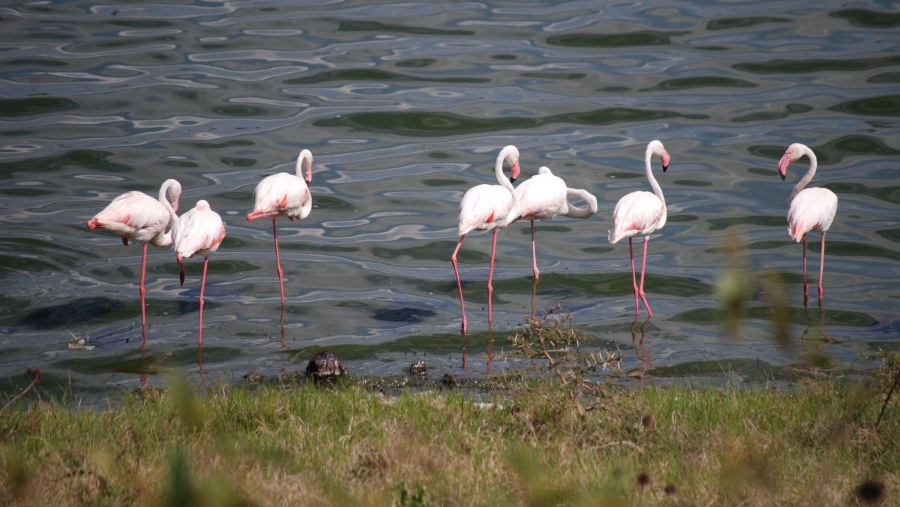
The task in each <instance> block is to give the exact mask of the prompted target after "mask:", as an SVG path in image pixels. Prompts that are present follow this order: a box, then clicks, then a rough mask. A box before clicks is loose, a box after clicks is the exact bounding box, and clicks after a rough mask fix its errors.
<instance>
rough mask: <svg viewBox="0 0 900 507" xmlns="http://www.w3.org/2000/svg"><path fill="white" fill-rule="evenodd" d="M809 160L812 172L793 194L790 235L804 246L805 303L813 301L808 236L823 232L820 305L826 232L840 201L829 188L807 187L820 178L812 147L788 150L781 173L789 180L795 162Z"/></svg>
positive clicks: (797, 144) (795, 145)
mask: <svg viewBox="0 0 900 507" xmlns="http://www.w3.org/2000/svg"><path fill="white" fill-rule="evenodd" d="M804 156H805V157H807V158H808V159H809V169H807V170H806V174H805V175H803V177H802V178H800V181H798V182H797V184H796V185H795V186H794V190H793V191H792V192H791V197H790V200H791V207H790V209H789V211H788V215H787V219H788V234H789V235H790V236H791V239H793V240H794V241H797V242H802V243H803V303H804V305H805V304H806V302H807V301H808V299H809V284H808V283H807V281H806V234H807V233H808V232H810V231H819V232H821V233H822V247H821V248H822V250H821V252H820V254H819V304H820V305H821V304H822V294H823V293H824V289H823V287H822V278H823V275H824V273H825V233H826V232H828V229H829V228H831V223H832V222H833V221H834V217H835V215H836V214H837V205H838V198H837V195H835V194H834V192H832V191H831V190H828V189H827V188H806V185H808V184H809V182H810V181H812V179H813V176H815V175H816V167H817V166H818V160H816V154H815V153H813V151H812V149H810V147H809V146H806V145H805V144H801V143H794V144H792V145H790V146H788V149H787V151H785V152H784V155H782V156H781V159H780V160H779V161H778V172H779V173H780V174H781V179H782V181H783V180H784V179H785V178H786V177H787V168H788V165H790V163H791V162H796V161H797V160H799V159H801V158H803V157H804Z"/></svg>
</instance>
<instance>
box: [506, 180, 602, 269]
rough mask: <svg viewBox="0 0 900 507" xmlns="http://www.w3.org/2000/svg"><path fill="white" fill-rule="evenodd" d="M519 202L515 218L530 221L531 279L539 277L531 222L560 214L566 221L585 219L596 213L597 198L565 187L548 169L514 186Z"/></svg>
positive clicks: (582, 191) (578, 189) (577, 189)
mask: <svg viewBox="0 0 900 507" xmlns="http://www.w3.org/2000/svg"><path fill="white" fill-rule="evenodd" d="M568 197H576V198H579V199H581V200H583V201H584V202H586V203H587V205H588V207H587V208H579V207H577V206H572V205H570V204H569V202H568ZM516 199H517V200H518V202H519V213H520V214H519V219H521V220H528V221H530V222H531V259H532V269H533V271H534V279H535V280H537V279H538V278H539V277H540V276H541V272H540V270H538V267H537V252H536V247H535V241H534V221H535V220H550V219H552V218H553V217H555V216H558V215H562V216H565V217H570V218H588V217H590V216H592V215H594V213H597V198H596V197H594V196H593V195H592V194H591V193H589V192H588V191H587V190H583V189H580V188H569V187H567V186H566V182H565V181H564V180H563V179H562V178H560V177H559V176H556V175H554V174H553V172H551V171H550V169H549V168H548V167H541V168H540V169H538V173H537V174H535V175H534V176H532V177H531V178H528V179H527V180H525V181H524V182H522V184H520V185H519V186H518V187H516Z"/></svg>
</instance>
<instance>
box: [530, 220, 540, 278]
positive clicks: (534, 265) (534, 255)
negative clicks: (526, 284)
mask: <svg viewBox="0 0 900 507" xmlns="http://www.w3.org/2000/svg"><path fill="white" fill-rule="evenodd" d="M531 264H532V268H533V270H534V279H535V280H537V279H538V278H540V276H541V272H540V270H538V267H537V247H536V246H535V242H534V220H532V221H531Z"/></svg>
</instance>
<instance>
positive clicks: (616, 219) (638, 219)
mask: <svg viewBox="0 0 900 507" xmlns="http://www.w3.org/2000/svg"><path fill="white" fill-rule="evenodd" d="M653 155H656V156H658V157H659V158H660V160H661V162H662V168H663V172H665V171H666V170H667V169H668V168H669V162H670V158H669V153H668V152H667V151H666V148H665V146H663V143H661V142H660V141H658V140H653V141H650V143H648V144H647V149H646V151H645V152H644V173H645V174H646V176H647V181H649V182H650V186H651V187H652V188H653V193H650V192H645V191H637V192H631V193H629V194H626V195H625V196H624V197H622V198H621V199H619V202H617V203H616V207H615V208H614V209H613V228H612V230H610V231H609V242H610V243H613V244H615V243H617V242H618V241H619V240H621V239H624V238H628V253H629V255H630V257H631V284H632V289H633V291H634V312H635V318H637V317H639V316H640V306H639V304H638V298H640V299H641V301H643V302H644V307H645V308H646V309H647V313H648V314H649V316H650V317H653V310H651V309H650V304H649V303H648V302H647V295H646V293H645V292H644V274H645V272H646V269H647V247H648V245H649V242H650V234H652V233H654V232H655V231H657V230H659V229H661V228H662V227H663V226H664V225H666V219H667V217H668V215H667V212H666V199H665V197H664V196H663V193H662V189H661V188H660V187H659V183H657V181H656V178H654V177H653V171H652V168H651V167H650V159H651V158H652V157H653ZM638 235H640V236H643V237H644V252H643V257H642V259H641V281H640V285H638V282H637V275H636V273H635V268H634V250H633V247H632V243H631V238H632V237H634V236H638Z"/></svg>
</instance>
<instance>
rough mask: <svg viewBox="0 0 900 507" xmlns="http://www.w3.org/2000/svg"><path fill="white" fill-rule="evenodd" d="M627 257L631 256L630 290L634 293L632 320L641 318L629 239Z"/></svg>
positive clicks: (632, 253) (632, 251)
mask: <svg viewBox="0 0 900 507" xmlns="http://www.w3.org/2000/svg"><path fill="white" fill-rule="evenodd" d="M628 255H629V256H631V290H632V291H633V292H634V318H635V319H637V318H638V317H640V316H641V307H640V303H638V286H637V275H636V274H635V273H634V248H633V247H632V246H631V238H628Z"/></svg>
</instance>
